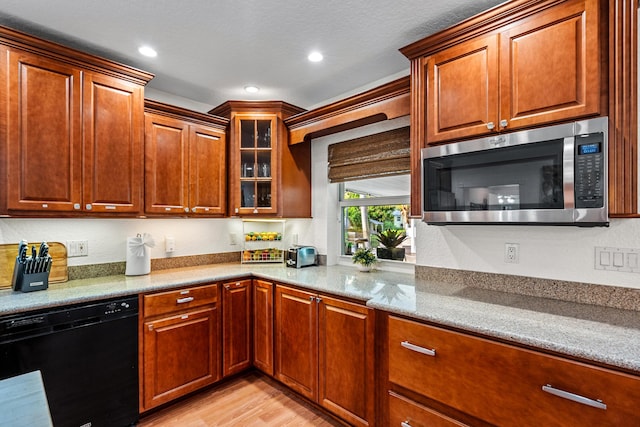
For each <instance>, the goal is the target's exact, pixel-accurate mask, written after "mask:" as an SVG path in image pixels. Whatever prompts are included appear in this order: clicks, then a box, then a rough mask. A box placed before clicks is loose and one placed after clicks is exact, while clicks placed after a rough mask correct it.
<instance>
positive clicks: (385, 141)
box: [329, 126, 411, 182]
mask: <svg viewBox="0 0 640 427" xmlns="http://www.w3.org/2000/svg"><path fill="white" fill-rule="evenodd" d="M409 140H410V138H409V127H408V126H407V127H404V128H400V129H394V130H390V131H387V132H382V133H377V134H374V135H369V136H363V137H361V138H356V139H350V140H348V141H343V142H339V143H337V144H331V145H330V146H329V182H344V181H354V180H358V179H365V178H377V177H381V176H390V175H401V174H407V173H410V169H411V161H410V153H411V149H410V146H409V145H410V144H409Z"/></svg>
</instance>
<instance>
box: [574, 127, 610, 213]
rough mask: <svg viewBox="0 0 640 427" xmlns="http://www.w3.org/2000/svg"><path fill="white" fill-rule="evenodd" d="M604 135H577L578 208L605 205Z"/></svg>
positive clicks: (576, 190)
mask: <svg viewBox="0 0 640 427" xmlns="http://www.w3.org/2000/svg"><path fill="white" fill-rule="evenodd" d="M603 141H604V136H603V134H602V133H592V134H588V135H578V136H576V144H575V147H576V153H575V203H576V208H601V207H603V206H604V192H605V188H604V186H605V175H604V147H603V145H604V144H603Z"/></svg>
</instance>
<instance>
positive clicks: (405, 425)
mask: <svg viewBox="0 0 640 427" xmlns="http://www.w3.org/2000/svg"><path fill="white" fill-rule="evenodd" d="M400 427H411V424H409V420H407V421H403V422H401V423H400Z"/></svg>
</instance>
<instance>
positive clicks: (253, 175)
mask: <svg viewBox="0 0 640 427" xmlns="http://www.w3.org/2000/svg"><path fill="white" fill-rule="evenodd" d="M276 119H277V118H276V116H275V115H273V114H265V115H240V114H239V115H237V116H236V117H235V121H234V132H235V135H234V138H235V147H236V153H235V155H236V160H237V162H236V164H235V165H233V167H232V173H233V176H232V179H233V182H234V184H233V188H232V194H233V196H232V197H233V201H234V204H233V207H234V212H235V213H236V214H240V215H243V214H244V215H246V214H249V215H251V214H277V212H278V210H277V200H278V199H277V197H278V194H277V191H278V186H277V179H278V157H277V153H278V137H279V136H278V127H277V126H276Z"/></svg>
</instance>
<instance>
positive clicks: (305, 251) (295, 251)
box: [287, 246, 317, 268]
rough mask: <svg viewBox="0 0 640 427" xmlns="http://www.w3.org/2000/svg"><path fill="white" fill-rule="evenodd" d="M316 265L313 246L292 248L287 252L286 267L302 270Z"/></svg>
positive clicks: (315, 254)
mask: <svg viewBox="0 0 640 427" xmlns="http://www.w3.org/2000/svg"><path fill="white" fill-rule="evenodd" d="M316 264H317V253H316V248H314V247H313V246H294V247H292V248H289V249H288V250H287V267H293V268H302V267H307V266H309V265H316Z"/></svg>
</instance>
